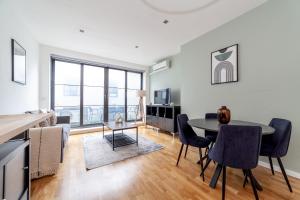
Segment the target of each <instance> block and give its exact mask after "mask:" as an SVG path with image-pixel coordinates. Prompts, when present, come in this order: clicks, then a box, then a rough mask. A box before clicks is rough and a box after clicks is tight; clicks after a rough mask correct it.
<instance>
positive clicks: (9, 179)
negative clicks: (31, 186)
mask: <svg viewBox="0 0 300 200" xmlns="http://www.w3.org/2000/svg"><path fill="white" fill-rule="evenodd" d="M24 163H25V151H24V149H23V151H21V152H20V153H18V154H17V155H16V156H15V157H14V158H13V159H12V160H10V161H9V162H8V163H7V164H6V165H5V186H4V188H5V199H7V200H15V199H19V198H20V197H21V196H22V194H23V192H24V190H25V171H24Z"/></svg>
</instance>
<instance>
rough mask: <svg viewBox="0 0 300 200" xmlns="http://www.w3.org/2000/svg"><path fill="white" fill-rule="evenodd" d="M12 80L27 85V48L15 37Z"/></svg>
mask: <svg viewBox="0 0 300 200" xmlns="http://www.w3.org/2000/svg"><path fill="white" fill-rule="evenodd" d="M11 66H12V81H13V82H15V83H18V84H21V85H26V50H25V49H24V48H23V47H22V46H21V45H20V44H19V43H18V42H17V41H16V40H14V39H11Z"/></svg>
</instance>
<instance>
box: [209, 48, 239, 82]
mask: <svg viewBox="0 0 300 200" xmlns="http://www.w3.org/2000/svg"><path fill="white" fill-rule="evenodd" d="M237 81H238V45H237V44H235V45H232V46H230V47H226V48H224V49H221V50H218V51H215V52H212V53H211V84H213V85H214V84H221V83H230V82H237Z"/></svg>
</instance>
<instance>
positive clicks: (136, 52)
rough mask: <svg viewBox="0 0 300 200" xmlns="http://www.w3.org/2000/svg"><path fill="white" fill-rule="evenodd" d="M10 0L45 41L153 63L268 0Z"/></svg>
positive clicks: (101, 54)
mask: <svg viewBox="0 0 300 200" xmlns="http://www.w3.org/2000/svg"><path fill="white" fill-rule="evenodd" d="M10 1H11V2H12V4H13V6H14V10H15V11H16V12H15V14H16V15H17V16H19V17H20V19H21V20H23V22H24V23H25V25H26V26H27V27H28V28H29V29H30V30H31V32H32V33H33V35H34V36H35V37H36V39H37V40H38V41H39V42H40V43H42V44H47V45H51V46H55V47H60V48H65V49H70V50H74V51H79V52H84V53H89V54H93V55H99V56H102V57H107V58H113V59H118V60H122V61H127V62H131V63H136V64H142V65H151V64H153V63H155V62H156V61H157V60H160V59H162V58H165V57H168V56H171V55H174V54H176V53H178V52H179V51H180V46H181V45H183V44H184V43H186V42H188V41H190V40H192V39H194V38H196V37H198V36H200V35H202V34H204V33H207V32H208V31H210V30H212V29H214V28H216V27H218V26H220V25H222V24H224V23H226V22H228V21H230V20H232V19H234V18H236V17H238V16H240V15H241V14H243V13H245V12H247V11H249V10H251V9H253V8H255V7H257V6H259V5H261V4H262V3H264V2H265V1H266V0H184V1H183V0H26V1H24V0H10ZM166 19H167V20H168V21H169V23H167V24H164V23H163V21H164V20H166ZM80 29H83V30H84V33H81V32H80V31H79V30H80ZM136 46H138V48H136Z"/></svg>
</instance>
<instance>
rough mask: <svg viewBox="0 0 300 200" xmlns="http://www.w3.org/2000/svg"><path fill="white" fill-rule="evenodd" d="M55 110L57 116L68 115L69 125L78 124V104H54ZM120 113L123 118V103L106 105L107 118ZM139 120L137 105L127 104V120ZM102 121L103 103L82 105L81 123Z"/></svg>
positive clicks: (110, 119) (113, 117) (111, 118)
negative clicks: (69, 118)
mask: <svg viewBox="0 0 300 200" xmlns="http://www.w3.org/2000/svg"><path fill="white" fill-rule="evenodd" d="M55 112H56V115H57V116H70V117H71V126H72V127H76V126H80V106H56V107H55ZM117 113H120V114H121V116H122V117H123V119H124V118H125V106H124V105H111V106H108V120H109V121H114V120H115V115H116V114H117ZM135 120H140V117H139V116H138V105H128V106H127V121H135ZM103 121H104V106H103V105H85V106H84V107H83V125H92V124H98V123H101V122H103Z"/></svg>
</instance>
